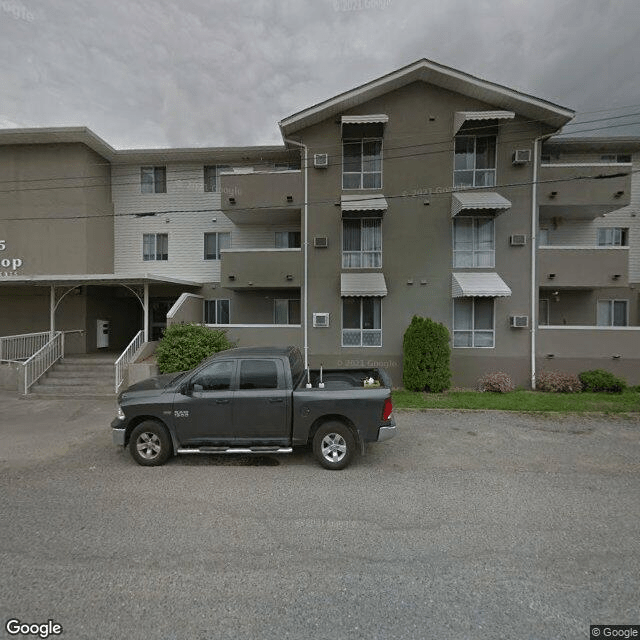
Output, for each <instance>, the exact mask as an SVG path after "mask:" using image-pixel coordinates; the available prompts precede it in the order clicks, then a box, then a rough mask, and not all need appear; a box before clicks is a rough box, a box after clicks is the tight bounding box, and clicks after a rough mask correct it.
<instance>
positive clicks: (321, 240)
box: [313, 236, 329, 249]
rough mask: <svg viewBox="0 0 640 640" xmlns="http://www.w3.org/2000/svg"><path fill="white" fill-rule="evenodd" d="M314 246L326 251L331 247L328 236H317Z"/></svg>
mask: <svg viewBox="0 0 640 640" xmlns="http://www.w3.org/2000/svg"><path fill="white" fill-rule="evenodd" d="M313 246H314V247H315V248H316V249H326V248H327V247H328V246H329V239H328V238H327V236H315V237H314V239H313Z"/></svg>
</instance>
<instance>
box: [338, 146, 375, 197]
mask: <svg viewBox="0 0 640 640" xmlns="http://www.w3.org/2000/svg"><path fill="white" fill-rule="evenodd" d="M342 188H343V189H380V188H382V140H380V139H379V138H361V139H358V140H345V141H344V142H343V144H342Z"/></svg>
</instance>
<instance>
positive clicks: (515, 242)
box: [509, 233, 527, 247]
mask: <svg viewBox="0 0 640 640" xmlns="http://www.w3.org/2000/svg"><path fill="white" fill-rule="evenodd" d="M509 244H510V245H511V246H512V247H524V246H525V245H526V244H527V236H526V235H525V234H524V233H514V234H513V235H512V236H511V237H510V238H509Z"/></svg>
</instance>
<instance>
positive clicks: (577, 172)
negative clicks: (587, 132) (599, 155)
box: [538, 164, 631, 220]
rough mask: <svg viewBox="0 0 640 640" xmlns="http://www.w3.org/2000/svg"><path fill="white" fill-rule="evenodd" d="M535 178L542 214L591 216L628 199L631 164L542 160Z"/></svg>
mask: <svg viewBox="0 0 640 640" xmlns="http://www.w3.org/2000/svg"><path fill="white" fill-rule="evenodd" d="M538 181H539V182H538V203H539V205H540V217H541V218H550V217H563V218H567V219H569V220H578V219H590V220H593V219H594V218H597V217H599V216H602V215H604V214H605V213H609V212H610V211H615V210H616V209H620V208H622V207H626V206H627V205H628V204H629V202H630V193H631V167H630V166H629V167H620V166H613V167H612V166H611V165H606V164H566V165H561V164H549V165H544V164H543V165H541V166H540V174H539V177H538Z"/></svg>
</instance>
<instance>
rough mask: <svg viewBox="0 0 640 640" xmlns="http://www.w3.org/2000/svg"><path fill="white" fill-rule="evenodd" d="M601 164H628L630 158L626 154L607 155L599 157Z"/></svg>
mask: <svg viewBox="0 0 640 640" xmlns="http://www.w3.org/2000/svg"><path fill="white" fill-rule="evenodd" d="M600 160H601V161H602V162H615V163H618V162H619V163H629V162H631V156H630V155H628V154H626V153H609V154H606V155H603V156H600Z"/></svg>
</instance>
